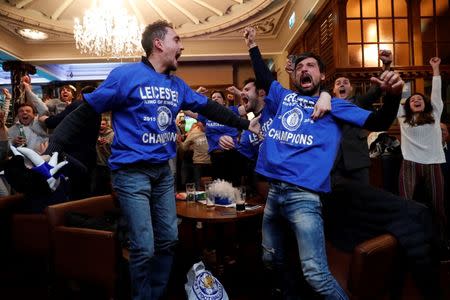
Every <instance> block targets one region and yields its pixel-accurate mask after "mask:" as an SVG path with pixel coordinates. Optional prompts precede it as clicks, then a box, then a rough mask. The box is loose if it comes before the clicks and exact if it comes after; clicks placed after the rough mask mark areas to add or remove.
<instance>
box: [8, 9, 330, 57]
mask: <svg viewBox="0 0 450 300" xmlns="http://www.w3.org/2000/svg"><path fill="white" fill-rule="evenodd" d="M110 1H116V0H110ZM93 2H94V0H0V52H3V53H6V54H8V55H9V56H13V57H15V58H17V59H19V60H23V61H27V62H30V63H32V64H34V65H37V66H40V65H42V66H43V65H48V64H55V63H72V64H73V63H88V62H105V61H106V58H102V57H93V56H88V55H87V54H81V53H80V51H79V50H77V49H76V47H75V42H74V38H73V24H74V19H75V18H76V17H78V18H79V19H82V17H83V14H84V11H85V10H86V9H88V8H90V7H91V6H92V4H93ZM324 2H326V1H324V0H315V1H312V0H122V3H123V5H124V7H125V9H126V10H127V13H128V14H129V15H135V16H136V18H137V19H138V21H139V22H140V23H141V24H149V23H152V22H153V21H155V20H158V19H166V20H168V21H169V22H171V23H172V24H173V25H174V27H175V30H176V31H177V33H178V34H179V35H180V36H181V37H182V39H183V45H184V48H185V50H184V52H183V56H182V58H181V59H182V60H185V61H200V60H239V59H248V54H247V50H246V48H245V45H244V43H243V40H242V30H243V28H245V27H246V26H248V25H253V26H256V28H257V31H258V39H259V41H260V42H259V43H260V45H262V47H261V48H262V49H264V51H265V52H263V54H265V55H268V56H273V55H277V54H280V53H282V52H283V50H285V49H286V47H287V44H288V43H289V42H292V38H293V36H294V34H296V31H298V25H297V24H298V23H300V22H298V23H297V24H296V26H297V28H294V29H295V31H294V29H293V30H292V32H287V31H289V30H290V28H288V26H287V23H288V21H287V20H288V18H289V16H290V14H291V13H292V11H293V10H294V8H297V7H300V9H301V10H302V11H303V13H304V15H303V16H301V15H300V14H298V19H299V21H303V20H304V19H305V15H307V14H308V13H309V12H310V11H312V9H314V10H317V9H318V7H320V6H321V5H323V3H324ZM302 17H303V18H302ZM23 28H30V29H37V30H40V31H42V32H45V33H46V34H47V35H48V39H46V40H43V41H35V40H30V39H27V38H24V37H22V36H21V35H20V34H19V33H18V30H20V29H23ZM283 35H284V36H283ZM135 59H136V58H130V59H125V60H124V61H127V60H135Z"/></svg>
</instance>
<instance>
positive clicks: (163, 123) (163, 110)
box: [156, 106, 172, 131]
mask: <svg viewBox="0 0 450 300" xmlns="http://www.w3.org/2000/svg"><path fill="white" fill-rule="evenodd" d="M157 114H158V117H157V119H156V122H157V123H158V128H159V130H161V131H164V130H166V129H167V127H169V125H170V123H171V122H172V112H171V111H170V109H168V108H167V107H165V106H160V107H158V110H157Z"/></svg>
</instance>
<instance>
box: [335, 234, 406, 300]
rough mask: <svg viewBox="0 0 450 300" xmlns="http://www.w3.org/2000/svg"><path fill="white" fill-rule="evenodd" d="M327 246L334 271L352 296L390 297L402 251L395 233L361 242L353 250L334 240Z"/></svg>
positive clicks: (364, 297) (359, 299) (356, 299)
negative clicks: (335, 243)
mask: <svg viewBox="0 0 450 300" xmlns="http://www.w3.org/2000/svg"><path fill="white" fill-rule="evenodd" d="M326 247H327V256H328V264H329V268H330V271H331V273H332V274H333V275H334V277H335V278H336V280H337V281H338V282H339V284H340V285H341V286H342V287H343V288H344V289H345V290H346V292H347V293H348V295H349V297H350V299H351V300H362V299H366V300H367V299H377V300H379V299H380V300H381V299H389V297H390V293H391V290H392V283H393V280H394V278H393V276H394V274H395V269H396V264H395V261H396V258H397V255H398V254H399V250H398V249H399V248H398V242H397V240H396V239H395V237H393V236H392V235H390V234H383V235H380V236H377V237H374V238H372V239H369V240H367V241H365V242H363V243H361V244H359V245H357V246H356V247H355V248H354V250H353V253H347V252H343V251H340V250H338V249H337V248H335V247H334V246H333V245H332V244H330V243H327V246H326Z"/></svg>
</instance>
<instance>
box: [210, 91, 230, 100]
mask: <svg viewBox="0 0 450 300" xmlns="http://www.w3.org/2000/svg"><path fill="white" fill-rule="evenodd" d="M216 93H219V94H220V95H221V96H222V98H223V101H227V98H225V93H224V92H223V91H220V90H214V91H212V92H211V97H212V96H213V95H214V94H216Z"/></svg>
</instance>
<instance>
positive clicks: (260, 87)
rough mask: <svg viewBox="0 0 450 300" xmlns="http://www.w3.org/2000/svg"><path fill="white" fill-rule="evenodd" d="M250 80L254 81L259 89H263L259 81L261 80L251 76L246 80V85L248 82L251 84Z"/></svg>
mask: <svg viewBox="0 0 450 300" xmlns="http://www.w3.org/2000/svg"><path fill="white" fill-rule="evenodd" d="M250 82H253V84H254V85H255V87H256V89H257V90H261V89H263V87H262V85H261V84H260V83H259V81H257V80H256V79H255V78H253V77H250V78H247V79H245V80H244V86H246V85H247V84H249V83H250Z"/></svg>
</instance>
